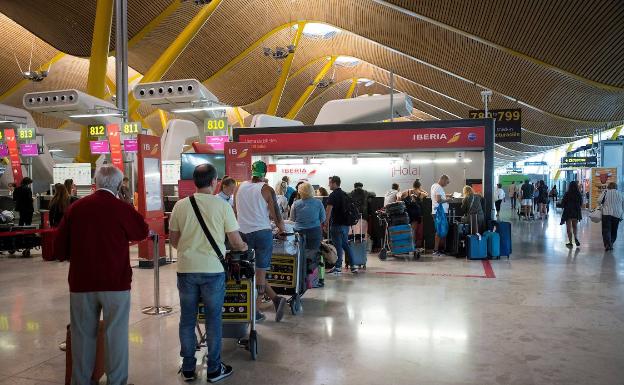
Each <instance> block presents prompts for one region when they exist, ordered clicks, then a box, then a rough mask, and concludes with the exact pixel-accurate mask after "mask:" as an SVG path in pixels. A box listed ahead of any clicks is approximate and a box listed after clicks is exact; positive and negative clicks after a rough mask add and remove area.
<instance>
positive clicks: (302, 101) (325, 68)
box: [285, 56, 337, 119]
mask: <svg viewBox="0 0 624 385" xmlns="http://www.w3.org/2000/svg"><path fill="white" fill-rule="evenodd" d="M336 58H337V56H331V57H330V59H329V61H328V62H327V63H326V64H325V65H324V66H323V68H322V69H321V71H320V72H319V73H318V74H317V75H316V77H315V78H314V81H313V82H312V84H310V85H309V86H308V87H307V88H306V90H305V91H304V92H303V94H301V96H300V97H299V99H298V100H297V101H296V102H295V104H294V105H293V107H292V108H291V109H290V111H288V114H286V116H285V117H286V119H294V118H295V117H296V116H297V114H298V113H299V111H300V110H301V108H303V106H304V104H305V103H306V102H307V101H308V98H309V97H310V95H312V92H314V89H315V88H316V86H317V84H319V82H320V81H321V80H323V78H324V77H325V75H326V74H327V72H329V70H330V69H331V68H332V66H333V65H334V62H335V61H336Z"/></svg>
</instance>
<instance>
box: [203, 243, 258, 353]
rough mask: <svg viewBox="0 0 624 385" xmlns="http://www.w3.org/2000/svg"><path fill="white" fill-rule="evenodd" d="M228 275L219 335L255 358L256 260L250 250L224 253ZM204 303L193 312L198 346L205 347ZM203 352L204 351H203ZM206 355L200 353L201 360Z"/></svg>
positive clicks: (256, 334) (256, 339) (256, 345)
mask: <svg viewBox="0 0 624 385" xmlns="http://www.w3.org/2000/svg"><path fill="white" fill-rule="evenodd" d="M228 256H229V258H228V259H227V260H228V277H227V280H226V282H225V299H224V302H223V313H222V316H221V317H222V320H223V338H232V339H236V340H237V341H238V344H239V345H240V346H241V347H244V348H245V349H246V350H248V351H249V353H250V354H251V359H252V360H256V358H257V357H258V333H257V331H256V262H255V253H254V251H253V250H248V251H245V252H236V251H232V252H230V253H229V254H228ZM203 307H204V305H203V304H202V303H201V302H200V304H199V307H198V313H197V332H198V334H199V343H198V349H201V348H205V347H206V331H205V330H203V331H202V328H201V325H202V324H203V321H204V308H203ZM206 354H207V353H206ZM205 358H206V355H204V359H205Z"/></svg>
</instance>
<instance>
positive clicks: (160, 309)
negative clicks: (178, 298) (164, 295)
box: [142, 234, 173, 315]
mask: <svg viewBox="0 0 624 385" xmlns="http://www.w3.org/2000/svg"><path fill="white" fill-rule="evenodd" d="M150 238H152V240H153V241H154V254H153V256H154V258H153V261H154V306H148V307H146V308H143V310H142V312H143V314H148V315H159V314H168V313H171V312H172V311H173V308H172V307H171V306H161V305H160V252H159V235H158V234H152V235H150Z"/></svg>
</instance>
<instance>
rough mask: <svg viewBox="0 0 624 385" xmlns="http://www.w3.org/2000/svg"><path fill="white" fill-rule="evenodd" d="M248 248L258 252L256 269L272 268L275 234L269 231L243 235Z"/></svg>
mask: <svg viewBox="0 0 624 385" xmlns="http://www.w3.org/2000/svg"><path fill="white" fill-rule="evenodd" d="M241 236H242V238H243V240H244V241H245V242H246V243H247V247H249V248H250V249H254V250H255V252H256V269H261V270H267V269H268V268H270V267H271V256H272V255H273V232H272V231H271V230H269V229H267V230H259V231H254V232H253V233H248V234H244V233H241Z"/></svg>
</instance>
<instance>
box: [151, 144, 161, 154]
mask: <svg viewBox="0 0 624 385" xmlns="http://www.w3.org/2000/svg"><path fill="white" fill-rule="evenodd" d="M158 146H159V145H158V144H155V145H154V148H152V151H150V154H151V155H156V153H157V152H158Z"/></svg>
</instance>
